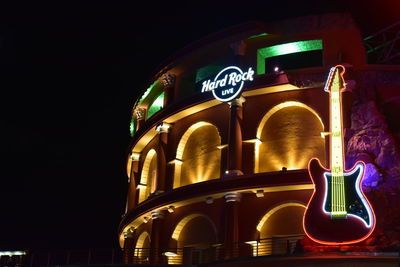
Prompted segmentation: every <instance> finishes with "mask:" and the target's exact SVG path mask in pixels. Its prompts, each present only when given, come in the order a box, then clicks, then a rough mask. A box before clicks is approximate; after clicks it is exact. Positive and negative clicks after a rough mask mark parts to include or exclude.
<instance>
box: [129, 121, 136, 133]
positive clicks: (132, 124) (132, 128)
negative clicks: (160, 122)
mask: <svg viewBox="0 0 400 267" xmlns="http://www.w3.org/2000/svg"><path fill="white" fill-rule="evenodd" d="M135 130H136V123H135V119H133V118H132V119H131V123H130V124H129V132H130V134H131V136H133V135H134V134H135Z"/></svg>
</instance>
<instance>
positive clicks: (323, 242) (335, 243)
mask: <svg viewBox="0 0 400 267" xmlns="http://www.w3.org/2000/svg"><path fill="white" fill-rule="evenodd" d="M334 68H342V69H343V71H342V72H340V71H339V70H338V71H339V75H340V77H341V78H342V81H343V87H342V88H340V89H339V102H340V117H341V118H340V119H341V122H342V123H341V131H342V133H343V112H342V111H343V108H342V97H341V94H342V92H343V91H344V90H345V88H346V83H345V80H344V77H343V75H344V73H345V72H346V69H345V67H344V66H343V65H336V66H335V67H334ZM328 79H329V77H328ZM328 82H329V83H331V82H332V77H331V79H329V81H328ZM325 87H326V86H324V88H325ZM329 87H330V86H329ZM329 98H331V90H329ZM331 106H332V105H331V104H329V116H331V114H332V110H331V108H332V107H331ZM330 119H331V118H330ZM330 124H331V122H329V127H330V126H331V125H330ZM330 130H331V129H330ZM331 144H332V134H330V135H329V150H331V147H330V145H331ZM343 148H344V140H343V137H342V153H343V157H342V160H343V166H344V167H346V165H345V153H344V149H343ZM330 152H331V151H330ZM313 159H316V160H317V161H318V164H319V166H321V167H322V165H321V162H320V160H319V159H318V158H312V159H311V160H310V161H309V162H308V174H309V176H310V179H311V181H312V183H313V184H314V191H313V194H312V195H311V197H310V200H309V201H308V203H307V207H306V212H304V215H303V230H304V232H305V233H306V235H307V236H308V237H309V238H310V239H311V240H312V241H314V242H317V243H320V244H324V245H348V244H354V243H359V242H361V241H364V240H365V239H367V238H368V237H369V236H370V235H371V234H372V232H373V231H374V230H375V226H376V216H375V211H374V209H373V207H372V205H371V203H370V202H369V200H368V198H367V197H366V196H365V194H364V192H363V190H362V181H363V180H364V174H365V170H366V165H365V163H364V162H363V161H361V160H360V161H357V162H356V163H355V164H354V166H353V168H351V169H350V170H344V172H352V171H353V170H354V168H355V167H356V166H357V164H358V163H361V164H363V166H364V168H363V173H362V177H361V179H360V182H359V184H358V187H359V189H360V190H359V191H360V193H361V194H362V197H364V199H365V200H366V201H367V204H368V205H369V207H367V208H369V209H370V210H371V214H372V217H373V223H372V225H371V227H370V229H371V230H370V231H369V232H368V234H366V235H365V236H364V237H362V238H360V239H356V240H352V241H345V242H329V241H322V240H319V239H316V238H314V237H312V236H311V235H310V234H309V233H308V232H307V230H306V227H305V223H304V221H305V215H306V213H307V210H308V206H309V205H310V202H311V200H312V199H313V197H314V194H315V191H316V189H315V182H314V179H313V177H312V175H311V173H310V163H311V161H312V160H313ZM329 161H330V162H329V163H330V165H332V156H331V157H330V159H329ZM322 168H323V169H324V170H326V171H327V172H331V169H326V168H324V167H322ZM324 190H325V191H326V190H327V189H326V186H325V188H324ZM324 195H325V198H326V192H324ZM322 212H324V211H323V210H322Z"/></svg>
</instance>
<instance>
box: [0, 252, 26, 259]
mask: <svg viewBox="0 0 400 267" xmlns="http://www.w3.org/2000/svg"><path fill="white" fill-rule="evenodd" d="M22 255H26V252H25V251H21V250H14V251H0V257H1V256H22Z"/></svg>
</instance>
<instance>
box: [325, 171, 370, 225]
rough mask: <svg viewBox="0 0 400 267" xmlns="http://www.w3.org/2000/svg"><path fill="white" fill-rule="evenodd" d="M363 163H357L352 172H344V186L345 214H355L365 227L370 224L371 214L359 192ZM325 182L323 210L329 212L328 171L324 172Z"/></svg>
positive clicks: (330, 176)
mask: <svg viewBox="0 0 400 267" xmlns="http://www.w3.org/2000/svg"><path fill="white" fill-rule="evenodd" d="M363 168H364V167H363V164H358V165H357V166H356V167H355V168H354V170H353V171H352V172H349V173H344V175H343V177H344V188H345V200H346V211H347V216H355V217H358V218H359V219H360V220H362V221H363V222H364V223H365V225H366V226H367V227H370V226H371V224H372V221H371V217H372V214H371V212H370V211H369V210H368V205H367V203H366V201H365V199H364V197H363V195H362V194H361V192H360V188H359V187H360V186H361V185H360V179H361V178H362V174H363ZM324 177H325V182H326V186H327V190H326V196H325V201H324V207H323V208H324V212H325V213H330V212H331V210H332V206H331V192H332V190H331V188H332V184H331V183H332V175H331V173H329V172H325V173H324Z"/></svg>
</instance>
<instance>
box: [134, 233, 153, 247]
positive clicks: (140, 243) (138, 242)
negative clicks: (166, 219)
mask: <svg viewBox="0 0 400 267" xmlns="http://www.w3.org/2000/svg"><path fill="white" fill-rule="evenodd" d="M146 239H148V241H150V235H149V233H148V232H147V231H143V232H142V233H141V234H140V235H139V237H138V238H137V240H136V245H135V248H147V247H146V243H148V244H150V242H147V240H146Z"/></svg>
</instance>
